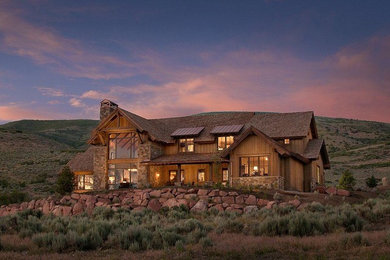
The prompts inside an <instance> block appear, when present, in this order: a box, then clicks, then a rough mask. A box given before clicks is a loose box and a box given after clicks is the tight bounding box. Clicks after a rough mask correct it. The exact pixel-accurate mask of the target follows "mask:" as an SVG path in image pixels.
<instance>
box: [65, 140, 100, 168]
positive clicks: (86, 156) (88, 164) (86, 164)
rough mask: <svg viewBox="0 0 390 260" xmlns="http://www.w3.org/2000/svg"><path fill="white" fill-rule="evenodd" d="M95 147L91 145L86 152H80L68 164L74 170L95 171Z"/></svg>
mask: <svg viewBox="0 0 390 260" xmlns="http://www.w3.org/2000/svg"><path fill="white" fill-rule="evenodd" d="M94 149H95V147H93V146H90V147H89V148H88V149H87V150H86V151H85V152H83V153H78V154H77V155H76V156H75V157H73V159H72V160H70V161H69V162H68V163H67V164H66V165H67V166H69V168H70V169H71V171H72V172H93V154H94Z"/></svg>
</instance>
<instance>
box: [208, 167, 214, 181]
mask: <svg viewBox="0 0 390 260" xmlns="http://www.w3.org/2000/svg"><path fill="white" fill-rule="evenodd" d="M209 181H213V164H212V163H209Z"/></svg>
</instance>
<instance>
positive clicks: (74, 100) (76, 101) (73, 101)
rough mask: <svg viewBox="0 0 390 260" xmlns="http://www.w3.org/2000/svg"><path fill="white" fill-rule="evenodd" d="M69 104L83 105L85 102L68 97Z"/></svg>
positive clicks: (74, 105) (73, 105)
mask: <svg viewBox="0 0 390 260" xmlns="http://www.w3.org/2000/svg"><path fill="white" fill-rule="evenodd" d="M69 104H70V105H71V106H72V107H85V104H84V103H83V102H82V100H81V99H78V98H71V99H69Z"/></svg>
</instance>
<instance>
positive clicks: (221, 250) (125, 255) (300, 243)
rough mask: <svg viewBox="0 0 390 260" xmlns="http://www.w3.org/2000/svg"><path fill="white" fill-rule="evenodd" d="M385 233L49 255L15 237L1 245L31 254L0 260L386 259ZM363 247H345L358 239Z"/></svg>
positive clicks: (220, 239) (389, 250)
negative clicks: (17, 245) (15, 246)
mask: <svg viewBox="0 0 390 260" xmlns="http://www.w3.org/2000/svg"><path fill="white" fill-rule="evenodd" d="M388 232H389V230H387V231H386V230H383V231H373V232H361V233H350V234H345V233H338V234H329V235H324V236H313V237H302V238H299V237H292V236H282V237H253V236H246V235H242V234H221V235H219V234H215V233H213V234H211V236H210V237H211V238H212V240H213V246H212V247H210V248H207V249H205V248H203V247H202V246H201V245H199V244H198V245H195V246H193V245H192V246H187V247H185V250H184V251H181V250H177V249H169V250H149V251H145V252H140V253H131V252H129V251H124V250H113V249H110V250H101V251H90V252H77V251H76V252H72V253H65V254H58V253H49V252H45V251H39V250H37V249H34V247H33V245H32V244H31V243H30V242H28V240H20V239H19V238H17V236H13V235H9V236H3V237H2V241H3V242H4V243H5V242H6V243H5V244H8V243H21V244H23V245H24V246H26V247H28V248H31V249H33V250H32V251H28V252H27V251H19V250H15V251H13V252H0V259H84V260H88V259H258V258H262V259H328V258H330V259H390V245H388V244H386V243H385V242H384V241H385V236H386V234H387V233H388ZM360 235H361V237H362V238H363V240H364V241H367V242H368V245H366V244H364V243H363V244H359V243H358V244H351V245H350V244H346V243H345V241H347V240H348V239H349V240H353V238H354V237H357V236H360Z"/></svg>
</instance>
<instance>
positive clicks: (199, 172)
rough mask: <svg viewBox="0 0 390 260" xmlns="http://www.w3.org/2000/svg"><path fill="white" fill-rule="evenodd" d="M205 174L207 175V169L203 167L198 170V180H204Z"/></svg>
mask: <svg viewBox="0 0 390 260" xmlns="http://www.w3.org/2000/svg"><path fill="white" fill-rule="evenodd" d="M205 176H206V173H205V170H203V169H200V170H198V182H204V181H205Z"/></svg>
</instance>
